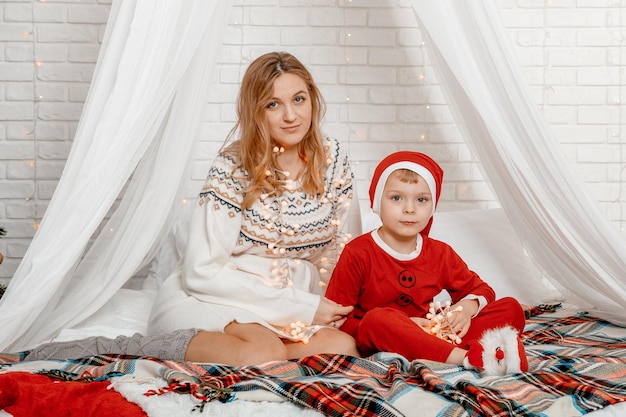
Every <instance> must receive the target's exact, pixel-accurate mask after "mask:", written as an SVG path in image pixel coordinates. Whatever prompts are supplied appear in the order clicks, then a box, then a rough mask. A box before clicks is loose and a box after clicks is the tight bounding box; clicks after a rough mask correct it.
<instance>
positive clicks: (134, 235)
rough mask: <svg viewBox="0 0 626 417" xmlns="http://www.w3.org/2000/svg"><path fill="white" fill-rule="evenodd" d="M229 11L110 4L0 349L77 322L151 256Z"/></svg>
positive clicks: (188, 0)
mask: <svg viewBox="0 0 626 417" xmlns="http://www.w3.org/2000/svg"><path fill="white" fill-rule="evenodd" d="M229 11H230V1H206V0H185V1H170V0H114V1H113V4H112V6H111V12H110V18H109V23H108V25H107V32H106V34H105V39H104V42H103V45H102V48H101V53H100V57H99V59H98V65H97V67H96V71H95V74H94V78H93V82H92V86H91V88H90V92H89V95H88V97H87V101H86V104H85V109H84V111H83V115H82V117H81V120H80V123H79V126H78V129H77V132H76V135H75V138H74V142H73V145H72V150H71V153H70V155H69V158H68V160H67V163H66V167H65V170H64V172H63V175H62V178H61V180H60V181H59V184H58V187H57V189H56V191H55V193H54V196H53V198H52V200H51V202H50V205H49V207H48V209H47V211H46V213H45V216H44V218H43V220H42V222H41V226H40V228H39V230H38V231H37V233H36V235H35V237H34V239H33V241H32V243H31V245H30V247H29V248H28V251H27V253H26V254H25V256H24V259H23V261H22V263H21V264H20V266H19V268H18V270H17V272H16V273H15V275H14V277H13V278H12V279H11V283H10V285H9V288H8V289H7V292H6V294H5V296H4V297H3V298H2V300H1V301H0V350H6V349H7V348H10V349H24V348H29V347H32V346H33V345H35V344H37V343H39V342H41V341H43V340H45V339H47V338H49V337H51V336H53V335H55V334H56V333H57V332H58V331H59V330H60V329H62V328H64V327H69V326H71V325H73V324H76V323H78V322H80V321H82V320H83V319H85V318H87V317H88V316H90V315H91V314H93V313H94V312H95V311H97V310H98V309H99V308H100V307H101V306H102V305H103V304H104V303H105V302H106V301H107V300H108V299H109V298H110V297H111V296H112V295H113V294H114V293H115V292H117V290H118V289H119V288H121V287H122V286H123V285H124V284H125V283H126V281H127V280H128V279H129V278H130V277H132V276H133V274H134V273H135V272H136V271H138V270H139V269H140V268H141V267H142V266H143V265H144V263H145V262H146V261H147V260H149V259H150V258H151V257H152V254H151V252H152V251H153V250H154V249H155V247H156V244H157V243H158V242H159V240H160V239H162V238H163V235H164V232H165V231H166V230H168V229H169V226H170V225H171V222H172V219H173V217H174V214H175V211H176V207H177V204H176V203H177V202H178V201H180V197H179V193H180V190H181V188H183V187H181V184H182V182H183V181H184V180H185V179H186V178H187V177H188V175H186V172H185V170H186V167H187V166H188V164H187V162H188V160H189V155H190V153H191V149H192V147H193V145H194V142H195V139H196V136H197V128H198V126H199V121H200V118H199V116H200V113H201V112H202V110H203V106H204V104H205V103H206V102H207V101H208V100H207V98H208V88H207V87H208V85H209V78H210V75H211V74H210V73H211V70H212V68H214V67H215V65H214V63H215V59H216V51H217V50H218V47H219V45H221V34H222V33H223V31H224V28H225V25H226V23H227V20H228V19H227V16H228V13H229ZM120 196H122V199H121V202H120V203H119V205H117V207H115V204H114V203H115V201H116V199H117V198H118V197H120ZM107 213H110V214H111V216H110V220H109V221H108V222H107V224H106V225H102V224H101V222H102V221H103V219H104V218H105V217H106V216H107ZM99 229H100V230H101V232H100V233H99V234H97V237H96V238H95V241H94V243H93V245H91V247H89V249H88V250H87V248H88V246H89V241H90V238H91V237H92V235H93V234H94V232H96V231H98V230H99Z"/></svg>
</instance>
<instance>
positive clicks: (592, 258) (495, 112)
mask: <svg viewBox="0 0 626 417" xmlns="http://www.w3.org/2000/svg"><path fill="white" fill-rule="evenodd" d="M412 4H413V7H414V9H415V12H416V14H417V17H418V22H419V23H418V24H419V26H420V28H421V29H422V33H423V34H424V36H425V39H426V47H427V51H428V53H429V57H430V58H431V61H432V64H433V67H434V70H435V73H436V74H437V77H438V80H439V82H440V83H441V84H442V87H443V89H444V91H445V92H446V93H447V96H448V99H449V102H450V106H451V109H452V112H453V114H454V117H455V121H456V122H457V124H458V126H459V128H460V129H461V131H462V132H463V133H464V134H465V138H466V140H467V141H468V143H469V144H470V146H471V147H472V148H473V150H474V151H475V154H476V155H477V157H478V159H479V160H480V162H481V164H482V165H483V168H484V173H485V177H486V178H488V179H489V182H490V183H491V186H492V189H493V190H494V193H495V195H496V196H497V198H498V200H499V202H500V204H501V205H502V208H503V209H504V211H505V213H506V214H507V216H508V217H509V220H510V222H511V224H512V226H513V228H514V229H515V231H516V233H517V234H518V235H519V237H520V239H521V240H522V241H523V242H524V245H525V247H526V249H527V250H528V252H529V254H530V256H531V257H532V258H533V259H534V260H535V261H536V262H537V263H538V265H539V266H540V267H541V268H542V269H543V270H544V271H545V272H546V273H547V274H548V276H549V277H550V278H551V279H552V280H554V281H555V282H556V283H557V285H560V286H562V287H564V288H567V289H568V290H569V291H570V293H571V301H572V302H574V303H576V304H577V305H579V306H581V307H583V308H588V309H592V310H593V313H594V314H595V315H597V316H600V317H602V318H605V319H607V320H610V321H613V322H615V323H616V324H620V325H626V243H625V242H624V240H623V238H622V237H621V235H620V234H619V232H618V231H617V229H616V228H615V227H613V226H612V225H611V224H610V223H609V221H608V220H607V219H606V216H604V215H603V214H602V213H601V212H600V211H599V208H598V206H597V204H596V203H595V202H594V201H593V200H592V199H591V198H590V197H589V196H588V194H587V192H586V191H585V187H584V184H582V182H580V181H578V180H577V178H576V176H575V175H574V174H573V171H572V169H571V166H570V165H569V163H568V162H567V161H566V160H565V159H564V156H563V154H562V152H561V151H560V149H559V148H558V142H557V141H556V140H555V138H554V136H553V134H552V132H551V130H550V129H549V126H548V125H547V123H546V122H545V120H544V118H543V116H542V115H541V113H540V111H539V107H538V106H537V105H536V102H535V99H534V97H533V96H532V95H531V94H530V89H529V87H528V83H527V81H526V80H525V79H524V77H523V75H522V72H521V67H520V65H519V64H518V62H517V59H516V57H515V55H514V51H513V44H512V42H511V41H510V39H509V38H508V36H507V33H506V32H505V29H504V28H505V26H504V25H503V24H502V22H501V21H500V16H499V10H498V9H497V7H496V5H495V3H494V2H493V1H492V0H484V1H475V0H437V1H431V0H412ZM520 285H524V283H520Z"/></svg>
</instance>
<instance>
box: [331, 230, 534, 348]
mask: <svg viewBox="0 0 626 417" xmlns="http://www.w3.org/2000/svg"><path fill="white" fill-rule="evenodd" d="M443 289H445V290H447V291H448V293H450V297H451V298H452V302H453V303H456V302H458V301H459V300H461V299H462V298H463V297H465V296H466V295H469V294H473V295H475V296H483V297H485V300H486V301H487V303H490V302H492V301H494V300H495V293H494V291H493V289H492V288H491V287H490V286H489V285H488V284H487V283H485V282H484V281H483V280H482V279H480V277H479V276H478V274H476V273H475V272H473V271H471V270H470V269H468V267H467V264H466V263H465V262H464V261H463V260H462V259H461V257H460V256H459V255H458V254H457V253H456V252H455V251H454V250H453V249H452V248H451V247H450V246H449V245H447V244H445V243H443V242H440V241H438V240H434V239H431V238H428V237H424V239H423V243H422V250H421V252H420V254H419V256H418V257H417V258H415V259H412V260H408V261H404V260H398V259H395V258H394V257H392V256H390V255H389V254H388V253H387V252H385V251H384V250H383V249H382V248H381V247H380V246H378V245H377V244H376V242H374V239H373V238H372V235H371V233H367V234H365V235H361V236H359V237H357V238H355V239H353V240H352V241H351V242H350V243H348V244H347V245H346V247H345V248H344V249H343V252H342V253H341V256H340V257H339V261H338V262H337V265H336V266H335V269H334V270H333V275H332V278H331V280H330V282H329V284H328V287H327V290H326V297H328V298H330V299H331V300H333V301H335V302H337V303H339V304H341V305H346V306H354V310H353V311H352V313H350V315H349V316H348V319H347V320H346V322H345V323H344V325H343V326H342V328H341V329H342V330H343V331H345V332H347V333H350V334H351V335H352V336H354V337H356V333H357V327H358V325H359V322H360V321H361V320H362V319H363V317H364V316H365V313H366V312H368V311H370V310H372V309H374V308H376V307H390V308H394V309H397V310H399V311H402V312H403V313H405V314H406V315H407V316H410V317H426V314H427V313H428V308H429V304H430V302H431V301H432V300H433V297H435V296H437V295H438V294H439V293H440V292H441V290H443ZM520 313H521V314H522V316H523V312H522V311H521V307H520Z"/></svg>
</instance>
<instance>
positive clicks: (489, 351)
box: [480, 326, 521, 375]
mask: <svg viewBox="0 0 626 417" xmlns="http://www.w3.org/2000/svg"><path fill="white" fill-rule="evenodd" d="M480 344H481V345H482V346H483V349H484V350H483V369H484V374H485V375H505V374H510V373H519V372H521V371H520V366H521V360H520V357H519V355H520V353H519V346H518V344H517V331H515V330H514V329H513V328H512V327H508V326H507V327H502V328H498V329H491V330H488V331H486V332H485V333H483V336H482V337H481V339H480ZM498 347H499V348H500V349H502V350H503V351H504V359H503V360H501V361H499V360H498V359H497V358H496V355H495V352H496V349H497V348H498Z"/></svg>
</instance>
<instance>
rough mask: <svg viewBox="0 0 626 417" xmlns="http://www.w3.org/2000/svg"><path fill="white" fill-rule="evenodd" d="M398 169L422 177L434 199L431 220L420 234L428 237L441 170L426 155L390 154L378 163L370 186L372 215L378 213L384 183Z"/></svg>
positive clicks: (416, 153)
mask: <svg viewBox="0 0 626 417" xmlns="http://www.w3.org/2000/svg"><path fill="white" fill-rule="evenodd" d="M398 169H408V170H409V171H413V172H415V173H416V174H418V175H419V176H420V177H422V178H423V179H424V181H426V184H427V185H428V188H429V189H430V193H431V194H432V195H433V197H434V200H435V204H433V212H432V213H431V218H430V220H429V221H428V224H427V225H426V227H425V228H424V230H422V232H421V233H422V234H423V235H425V236H428V232H429V231H430V227H431V225H432V222H433V218H432V214H434V213H435V208H436V207H437V203H438V202H439V196H440V195H441V183H442V182H443V169H441V167H440V166H439V165H438V164H437V163H436V162H435V161H434V160H433V159H432V158H431V157H429V156H428V155H426V154H423V153H420V152H413V151H399V152H395V153H392V154H391V155H389V156H387V157H386V158H384V159H383V160H382V161H380V163H379V164H378V166H377V167H376V169H375V170H374V176H373V178H372V182H371V184H370V190H369V194H370V207H371V208H372V211H373V212H374V213H378V212H379V210H380V199H381V197H382V194H383V189H384V188H385V183H386V182H387V179H388V178H389V176H390V175H391V173H392V172H394V171H397V170H398Z"/></svg>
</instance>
